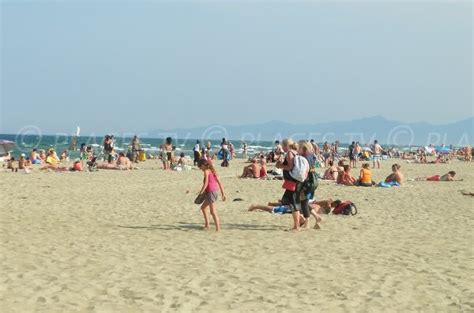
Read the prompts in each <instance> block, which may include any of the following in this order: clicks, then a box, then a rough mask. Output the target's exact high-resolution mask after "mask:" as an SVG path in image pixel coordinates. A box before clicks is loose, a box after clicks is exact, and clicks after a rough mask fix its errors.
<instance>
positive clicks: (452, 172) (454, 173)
mask: <svg viewBox="0 0 474 313" xmlns="http://www.w3.org/2000/svg"><path fill="white" fill-rule="evenodd" d="M448 174H449V175H451V176H456V172H455V171H449V172H448Z"/></svg>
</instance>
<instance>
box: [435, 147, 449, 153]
mask: <svg viewBox="0 0 474 313" xmlns="http://www.w3.org/2000/svg"><path fill="white" fill-rule="evenodd" d="M435 150H436V152H437V153H441V154H448V153H450V152H451V149H449V147H446V146H437V147H436V148H435Z"/></svg>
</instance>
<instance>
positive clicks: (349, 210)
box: [332, 201, 357, 215]
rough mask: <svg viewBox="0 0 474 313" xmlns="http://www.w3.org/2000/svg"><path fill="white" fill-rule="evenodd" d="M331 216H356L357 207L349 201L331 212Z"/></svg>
mask: <svg viewBox="0 0 474 313" xmlns="http://www.w3.org/2000/svg"><path fill="white" fill-rule="evenodd" d="M332 214H336V215H338V214H342V215H356V214H357V207H356V205H355V204H354V203H352V202H351V201H344V202H342V203H341V204H339V205H338V206H337V207H335V208H334V210H332Z"/></svg>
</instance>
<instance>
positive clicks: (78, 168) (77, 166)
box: [69, 160, 83, 172]
mask: <svg viewBox="0 0 474 313" xmlns="http://www.w3.org/2000/svg"><path fill="white" fill-rule="evenodd" d="M69 170H70V171H71V172H82V170H83V168H82V162H81V160H76V161H74V164H73V165H72V167H71V168H70V169H69Z"/></svg>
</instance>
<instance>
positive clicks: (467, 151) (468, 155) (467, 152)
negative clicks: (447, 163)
mask: <svg viewBox="0 0 474 313" xmlns="http://www.w3.org/2000/svg"><path fill="white" fill-rule="evenodd" d="M464 161H466V162H471V161H472V147H471V146H470V145H467V146H465V147H464Z"/></svg>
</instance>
